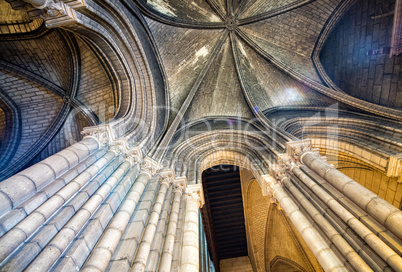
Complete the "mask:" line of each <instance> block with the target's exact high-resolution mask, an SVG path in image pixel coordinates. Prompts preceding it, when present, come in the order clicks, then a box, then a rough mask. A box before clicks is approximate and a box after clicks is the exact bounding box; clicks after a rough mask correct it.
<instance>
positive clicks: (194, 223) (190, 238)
mask: <svg viewBox="0 0 402 272" xmlns="http://www.w3.org/2000/svg"><path fill="white" fill-rule="evenodd" d="M203 204H204V196H203V192H202V186H201V184H196V185H189V186H188V187H187V188H186V216H185V221H184V233H183V244H182V249H181V250H182V253H181V265H180V271H183V272H184V271H186V272H198V271H199V264H200V263H199V230H198V224H199V222H198V213H199V208H200V207H202V205H203Z"/></svg>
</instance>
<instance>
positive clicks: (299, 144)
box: [286, 139, 311, 160]
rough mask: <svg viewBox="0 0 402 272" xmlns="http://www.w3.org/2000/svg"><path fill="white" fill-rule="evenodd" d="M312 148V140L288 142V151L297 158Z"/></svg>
mask: <svg viewBox="0 0 402 272" xmlns="http://www.w3.org/2000/svg"><path fill="white" fill-rule="evenodd" d="M309 150H311V140H310V139H304V140H299V141H292V142H287V143H286V153H287V154H288V155H289V156H290V157H292V158H293V159H295V160H298V159H299V156H300V155H301V154H302V153H304V152H307V151H309Z"/></svg>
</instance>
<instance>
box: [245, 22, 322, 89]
mask: <svg viewBox="0 0 402 272" xmlns="http://www.w3.org/2000/svg"><path fill="white" fill-rule="evenodd" d="M241 29H242V30H243V31H244V32H245V33H246V34H247V35H248V37H249V38H250V39H251V40H252V41H253V42H255V43H256V44H257V45H258V46H260V47H261V48H262V49H263V50H264V51H265V52H267V53H268V54H270V55H271V56H273V57H274V58H275V59H277V60H278V61H280V62H282V63H283V64H285V65H286V66H288V67H290V68H292V69H294V70H295V71H296V72H298V73H300V74H302V75H304V76H306V77H308V78H310V79H312V80H314V81H316V82H319V83H322V81H321V79H320V76H319V75H318V73H317V71H316V69H315V67H314V64H313V61H312V60H311V58H310V57H307V56H304V55H302V54H299V53H297V52H296V51H293V50H289V49H287V48H284V47H282V46H279V45H277V44H275V43H272V42H270V41H269V39H266V38H265V37H257V36H255V35H254V34H255V33H250V31H249V29H247V28H243V27H241Z"/></svg>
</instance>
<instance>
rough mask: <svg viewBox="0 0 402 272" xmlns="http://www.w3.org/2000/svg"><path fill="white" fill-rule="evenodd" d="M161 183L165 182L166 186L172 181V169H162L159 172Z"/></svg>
mask: <svg viewBox="0 0 402 272" xmlns="http://www.w3.org/2000/svg"><path fill="white" fill-rule="evenodd" d="M160 174H161V184H162V183H166V184H167V185H168V186H170V184H172V183H173V180H174V171H173V170H172V169H167V170H163V171H162V172H161V173H160Z"/></svg>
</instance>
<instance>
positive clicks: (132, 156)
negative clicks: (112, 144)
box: [126, 147, 142, 165]
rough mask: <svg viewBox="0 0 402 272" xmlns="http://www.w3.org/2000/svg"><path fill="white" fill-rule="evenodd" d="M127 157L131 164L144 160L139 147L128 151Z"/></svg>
mask: <svg viewBox="0 0 402 272" xmlns="http://www.w3.org/2000/svg"><path fill="white" fill-rule="evenodd" d="M126 159H127V160H129V161H130V162H131V165H135V164H137V163H141V161H142V153H141V149H140V148H139V147H134V148H131V149H130V150H128V151H127V152H126Z"/></svg>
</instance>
